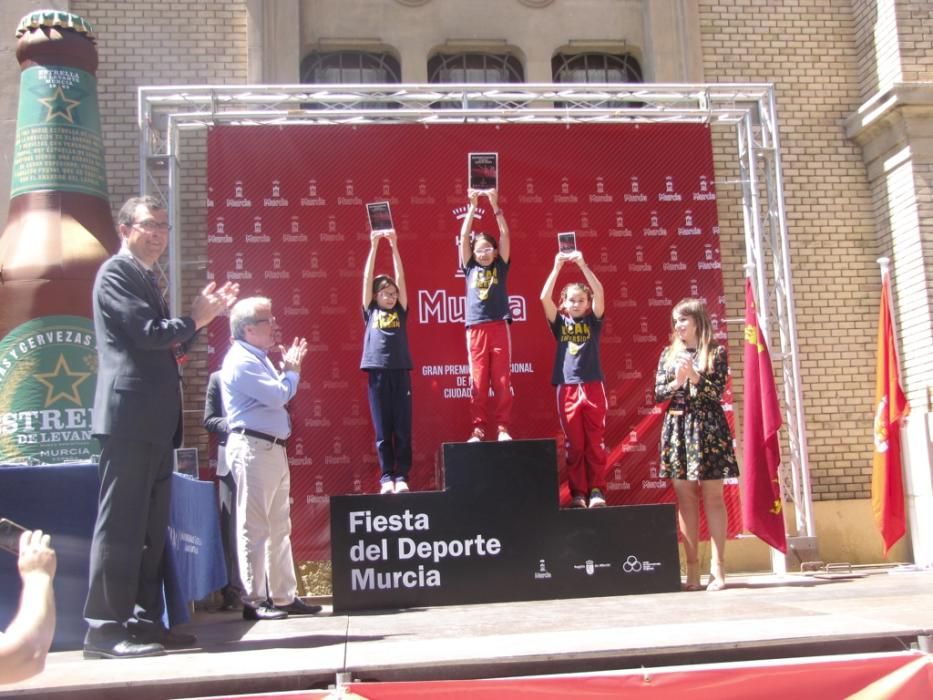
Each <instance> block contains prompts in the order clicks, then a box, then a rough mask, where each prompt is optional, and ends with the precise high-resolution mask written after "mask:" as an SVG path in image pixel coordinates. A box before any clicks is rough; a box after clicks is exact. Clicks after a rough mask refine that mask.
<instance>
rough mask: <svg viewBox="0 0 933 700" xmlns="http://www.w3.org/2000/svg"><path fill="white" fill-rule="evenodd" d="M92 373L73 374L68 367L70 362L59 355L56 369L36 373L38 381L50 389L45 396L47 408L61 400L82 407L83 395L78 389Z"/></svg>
mask: <svg viewBox="0 0 933 700" xmlns="http://www.w3.org/2000/svg"><path fill="white" fill-rule="evenodd" d="M91 374H92V373H91V372H73V371H72V370H71V367H69V366H68V360H67V359H65V356H64V355H63V354H62V355H59V356H58V361H57V362H56V363H55V369H54V370H53V371H51V372H36V374H35V377H36V380H37V381H38V382H40V383H42V384H44V385H45V387H46V388H47V389H48V391H47V392H46V395H45V407H46V408H48V407H49V406H51V405H52V404H53V403H55V402H56V401H59V400H62V399H63V400H65V401H70V402H71V403H73V404H75V405H76V406H80V405H81V395H80V394H79V393H78V387H79V386H81V383H82V382H84V381H85V380H86V379H87V378H88V377H90V376H91Z"/></svg>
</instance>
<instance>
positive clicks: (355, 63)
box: [301, 51, 402, 83]
mask: <svg viewBox="0 0 933 700" xmlns="http://www.w3.org/2000/svg"><path fill="white" fill-rule="evenodd" d="M301 82H302V83H400V82H402V69H401V66H400V65H399V62H398V59H397V58H395V57H394V56H392V55H391V54H388V53H374V52H370V51H314V52H312V53H310V54H308V55H307V56H305V58H304V60H303V61H302V62H301Z"/></svg>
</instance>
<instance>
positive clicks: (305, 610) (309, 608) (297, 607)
mask: <svg viewBox="0 0 933 700" xmlns="http://www.w3.org/2000/svg"><path fill="white" fill-rule="evenodd" d="M275 609H276V610H282V611H284V612H287V613H288V614H289V615H316V614H317V613H319V612H321V610H322V608H321V606H320V605H308V604H307V603H306V602H304V601H303V600H302V599H301V598H295V600H293V601H292V602H291V603H289V604H288V605H276V606H275Z"/></svg>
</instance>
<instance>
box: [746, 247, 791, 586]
mask: <svg viewBox="0 0 933 700" xmlns="http://www.w3.org/2000/svg"><path fill="white" fill-rule="evenodd" d="M743 267H744V268H745V277H746V278H750V279H751V280H752V292H753V293H754V292H755V291H756V289H757V292H758V299H760V298H761V290H762V289H763V286H764V280H763V279H761V269H760V268H757V269H756V266H755V265H754V264H753V263H745V265H744V266H743ZM756 271H757V272H758V273H759V274H758V275H756V274H755V272H756ZM758 299H756V300H755V308H756V313H755V316H756V319H757V323H758V327H759V329H760V330H761V335H762V338H763V340H764V342H765V344H766V345H767V346H768V347H769V348H770V347H771V339H770V338H769V333H768V323H767V316H768V314H767V312H765V314H764V317H765V320H764V322H762V318H761V317H762V314H760V313H758V312H757V309H760V308H761V307H760V305H759V303H760V302H759V301H758ZM746 376H747V375H746ZM743 391H744V387H743ZM745 449H746V445H745V444H744V443H743V444H742V450H743V453H744V451H745ZM743 461H744V459H743ZM791 476H792V477H794V476H795V475H794V474H793V473H792V474H791ZM778 489H779V491H780V498H781V501H782V502H783V501H786V500H787V499H786V494H785V492H784V481H783V479H781V478H778ZM795 490H796V489H795ZM796 505H797V504H796V503H795V504H794V506H795V507H796ZM781 522H782V523H783V527H784V533H785V537H786V536H787V520H786V518H785V516H784V509H783V508H782V509H781ZM768 554H769V555H770V558H771V573H773V574H775V575H776V576H784V575H786V574H787V556H786V555H785V554H784V553H783V552H782V551H781V550H779V549H776V548H775V547H772V546H770V545H769V546H768Z"/></svg>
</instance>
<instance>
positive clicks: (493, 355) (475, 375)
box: [460, 189, 512, 442]
mask: <svg viewBox="0 0 933 700" xmlns="http://www.w3.org/2000/svg"><path fill="white" fill-rule="evenodd" d="M468 195H469V198H470V206H469V208H468V209H467V213H466V216H465V217H464V218H463V226H462V227H461V229H460V265H461V267H462V269H463V274H464V276H465V277H466V341H467V350H468V352H469V358H470V377H471V379H472V382H471V394H470V418H471V422H472V426H473V432H472V434H471V435H470V438H469V440H468V441H467V442H479V441H480V440H483V439H484V438H485V437H486V434H487V425H488V424H489V417H488V413H487V404H488V403H489V388H490V386H492V390H493V393H494V394H495V398H496V408H495V415H494V417H493V418H494V422H493V423H492V424H493V425H495V427H496V431H497V436H498V439H499V440H511V439H512V436H511V435H509V422H510V421H511V417H512V337H511V335H510V334H509V324H510V323H511V322H512V316H511V313H510V312H509V293H508V291H507V290H506V285H505V282H506V278H507V277H508V274H509V252H510V251H509V249H510V246H509V227H508V226H507V225H506V223H505V216H504V215H503V214H502V210H501V209H500V208H499V195H498V193H497V192H496V190H474V189H471V190H469V191H468ZM480 195H485V196H486V198H487V199H489V204H490V206H491V207H492V213H493V216H495V218H496V223H497V224H498V226H499V240H498V242H497V241H496V239H495V238H493V237H492V236H490V235H489V234H486V233H477V234H475V235H473V236H471V232H472V228H473V217H474V216H475V215H476V208H477V205H478V201H479V197H480Z"/></svg>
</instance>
